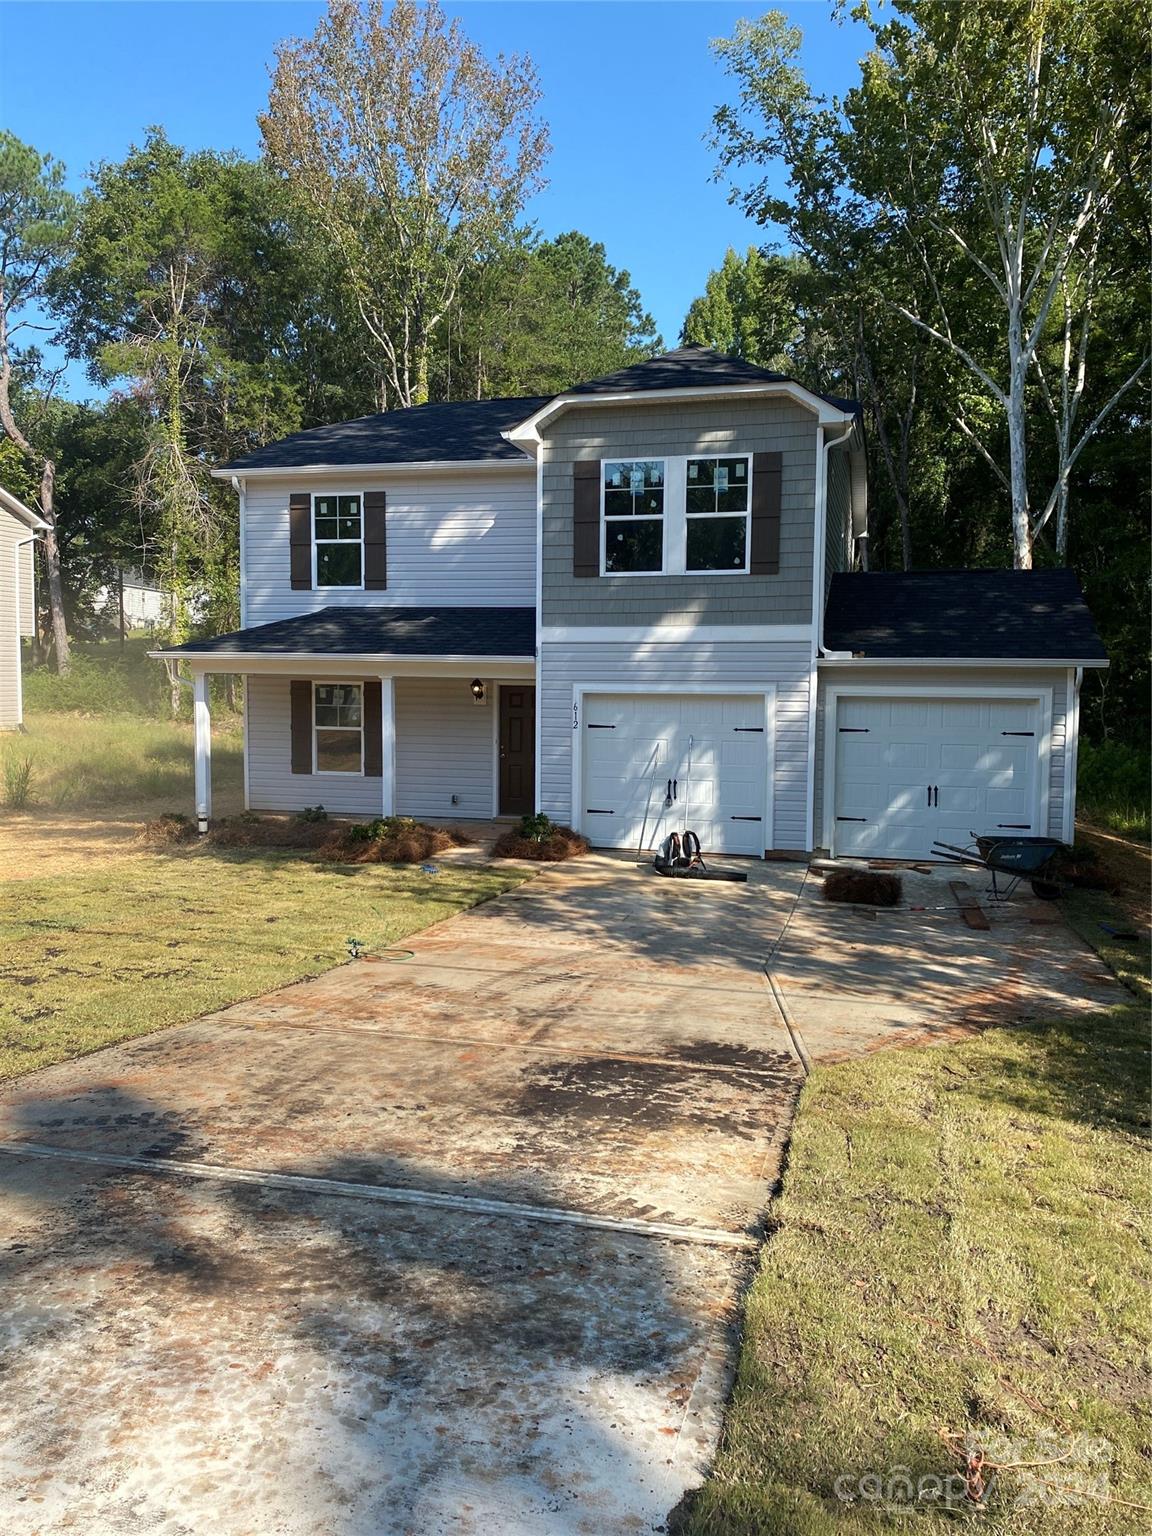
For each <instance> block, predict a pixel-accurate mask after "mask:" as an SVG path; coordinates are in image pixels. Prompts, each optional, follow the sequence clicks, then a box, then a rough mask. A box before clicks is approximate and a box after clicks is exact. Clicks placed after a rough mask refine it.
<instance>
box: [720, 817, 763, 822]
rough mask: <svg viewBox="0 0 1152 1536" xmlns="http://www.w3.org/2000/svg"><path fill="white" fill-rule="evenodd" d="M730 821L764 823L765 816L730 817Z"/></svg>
mask: <svg viewBox="0 0 1152 1536" xmlns="http://www.w3.org/2000/svg"><path fill="white" fill-rule="evenodd" d="M728 819H729V821H763V820H764V818H763V816H730V817H729V818H728Z"/></svg>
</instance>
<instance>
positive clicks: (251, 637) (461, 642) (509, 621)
mask: <svg viewBox="0 0 1152 1536" xmlns="http://www.w3.org/2000/svg"><path fill="white" fill-rule="evenodd" d="M221 651H223V652H231V651H241V652H245V653H247V654H250V655H253V656H276V655H282V654H283V653H285V652H292V651H301V652H304V653H307V654H314V655H317V656H534V655H535V654H536V610H535V608H384V607H379V606H377V607H373V608H344V607H338V608H337V607H333V608H321V609H320V611H319V612H318V613H302V614H299V615H297V617H296V618H293V619H279V620H278V621H277V622H276V623H274V624H256V625H253V626H252V627H251V628H249V629H238V630H236V631H234V632H233V633H232V634H229V635H213V636H211V638H210V639H207V640H190V641H189V642H188V644H187V645H177V646H173V647H172V648H171V649H170V650H166V651H165V653H164V654H165V655H168V656H211V655H213V654H216V653H219V652H221Z"/></svg>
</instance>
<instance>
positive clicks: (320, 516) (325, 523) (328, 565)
mask: <svg viewBox="0 0 1152 1536" xmlns="http://www.w3.org/2000/svg"><path fill="white" fill-rule="evenodd" d="M312 539H313V543H314V545H315V549H316V586H317V587H361V586H363V585H364V522H363V515H362V508H361V505H360V498H359V496H314V497H313V498H312Z"/></svg>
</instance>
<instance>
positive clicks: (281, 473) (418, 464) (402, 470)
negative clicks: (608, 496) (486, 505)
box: [212, 458, 535, 480]
mask: <svg viewBox="0 0 1152 1536" xmlns="http://www.w3.org/2000/svg"><path fill="white" fill-rule="evenodd" d="M534 467H535V466H534V465H533V463H532V460H531V459H530V458H523V459H423V460H421V459H405V460H403V461H398V462H394V463H391V464H292V465H288V464H286V465H279V466H275V467H273V468H261V469H214V470H213V471H212V477H213V479H215V480H232V479H239V480H252V479H260V480H291V479H292V478H293V477H294V476H302V475H353V476H356V477H357V478H360V479H362V478H363V477H364V476H365V475H408V476H411V475H415V474H436V475H447V474H463V473H467V474H471V473H473V472H478V473H481V474H486V473H490V472H492V471H495V470H500V469H503V470H509V469H511V470H531V469H533V468H534Z"/></svg>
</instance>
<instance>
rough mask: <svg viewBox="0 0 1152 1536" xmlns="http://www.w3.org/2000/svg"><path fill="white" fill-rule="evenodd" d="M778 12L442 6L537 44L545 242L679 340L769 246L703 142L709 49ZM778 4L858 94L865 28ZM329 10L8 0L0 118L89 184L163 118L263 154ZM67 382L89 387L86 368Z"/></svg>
mask: <svg viewBox="0 0 1152 1536" xmlns="http://www.w3.org/2000/svg"><path fill="white" fill-rule="evenodd" d="M769 8H771V7H770V0H765V3H763V4H750V5H744V6H741V5H732V4H729V3H726V0H715V3H697V0H683V3H677V0H516V3H507V0H464V3H459V0H457V3H455V4H454V3H452V0H446V3H445V9H446V10H448V11H449V12H450V13H454V14H457V15H459V16H460V18H461V20H462V21H463V24H464V26H465V29H466V30H467V31H468V33H469V35H470V36H472V37H473V38H474V39H475V40H476V41H477V42H478V43H479V44H480V45H481V46H482V47H483V48H484V49H485V51H487V52H489V53H496V52H498V51H503V52H506V53H508V52H515V51H520V52H527V53H528V54H530V55H531V57H532V59H533V60H534V62H535V64H536V67H537V69H538V71H539V74H540V78H541V85H542V87H543V92H544V99H543V112H544V115H545V116H546V118H547V119H548V122H549V124H550V126H551V130H552V140H553V153H552V158H551V160H550V162H549V166H548V172H547V174H548V178H549V184H548V186H547V187H546V188H545V189H544V191H542V192H541V193H539V194H538V195H537V197H536V198H535V199H534V200H533V202H532V204H531V206H530V207H529V209H528V210H527V211H528V215H529V217H530V218H532V219H533V220H534V221H535V222H536V223H537V224H538V225H539V226H540V228H541V229H542V231H543V232H544V234H545V235H555V234H559V233H560V232H561V231H563V230H567V229H580V230H582V231H583V232H584V233H585V234H587V235H589V236H590V237H592V238H593V239H596V240H601V241H603V243H604V245H605V246H606V248H607V251H608V258H609V260H610V261H611V262H612V263H613V264H614V265H615V266H617V267H624V268H627V270H628V271H629V272H630V273H631V274H632V279H633V281H634V282H635V283H636V285H637V287H638V288H639V289H640V292H641V294H642V295H643V298H644V301H645V303H646V304H647V306H648V308H649V309H650V310H651V311H652V313H653V315H654V316H655V319H656V322H657V324H658V326H659V327H660V329H661V331H662V332H663V335H664V338H665V340H666V341H667V342H668V343H669V344H670V345H671V344H674V342H675V340H676V338H677V337H678V334H679V330H680V325H681V323H682V321H683V318H684V312H685V310H686V309H687V307H688V305H689V304H690V303H691V301H692V299H693V298H694V297H695V295H696V294H697V293H699V292H700V291H701V290H702V288H703V285H704V281H705V278H706V277H707V275H708V272H709V271H710V270H711V268H712V267H714V266H717V265H718V264H719V262H720V260H721V259H722V257H723V254H724V251H725V248H726V247H727V246H729V245H734V246H736V247H737V248H742V247H744V246H746V245H748V244H749V243H752V242H757V243H759V242H761V241H762V240H763V238H764V234H763V231H760V230H758V229H757V227H756V226H755V225H753V224H751V223H750V222H749V221H748V220H747V219H745V218H744V216H743V215H742V214H741V213H740V211H739V210H738V209H736V208H734V207H731V206H730V205H729V204H728V201H727V188H726V187H725V186H723V185H720V184H717V183H715V182H713V181H712V179H711V177H712V172H713V169H714V164H715V157H714V155H713V153H712V151H711V150H710V149H709V148H708V147H707V144H706V143H705V138H706V135H707V133H708V129H709V126H710V122H711V117H712V113H713V111H714V110H715V108H716V106H717V105H718V104H719V103H720V102H721V101H723V100H725V99H726V98H728V97H729V96H730V95H731V93H732V82H731V81H730V80H728V79H727V78H726V76H725V75H724V74H723V72H722V70H721V69H720V68H719V66H718V65H717V63H716V62H715V61H714V60H713V58H712V56H711V54H710V52H709V47H708V44H709V41H710V39H712V38H715V37H720V36H730V35H731V32H732V29H733V27H734V25H735V23H736V21H737V20H738V19H739V18H740V17H741V16H748V17H754V16H757V15H759V14H761V13H762V12H763V11H764V10H767V9H769ZM778 8H780V9H783V10H785V11H787V12H788V13H789V15H790V16H791V17H792V19H793V20H794V21H795V22H796V23H797V24H798V25H799V26H801V27H802V29H803V31H804V36H805V65H806V68H807V70H808V73H809V77H810V78H811V79H812V80H813V81H814V83H815V84H816V86H817V88H818V89H821V90H824V91H829V92H834V93H837V94H842V93H843V92H844V91H846V90H847V89H848V88H849V87H850V86H851V84H852V83H853V81H854V80H855V78H856V76H857V68H856V61H857V60H858V59H859V57H860V56H861V55H862V54H863V52H864V51H865V48H866V45H867V34H866V33H865V32H864V30H863V28H861V27H859V26H857V25H855V24H852V23H848V24H846V25H843V26H841V25H838V24H837V23H836V22H835V21H834V20H833V18H832V6H831V3H829V0H808V3H800V4H787V5H782V6H779V7H778ZM321 9H322V6H321V5H319V4H316V3H312V0H298V3H297V0H293V3H284V0H260V3H252V0H215V3H213V0H207V3H206V0H187V3H186V0H138V3H123V0H117V3H113V4H105V3H101V0H37V3H27V0H0V61H3V66H2V74H0V122H2V123H3V125H4V126H5V127H6V128H9V129H11V131H12V132H14V133H16V134H17V135H18V136H19V137H20V138H22V139H24V140H26V141H27V142H29V143H31V144H34V145H35V146H36V147H37V148H38V149H40V150H45V151H49V152H51V153H52V154H54V155H56V156H57V157H58V158H59V159H61V160H63V161H64V162H65V164H66V165H67V167H68V172H69V180H70V181H71V183H72V184H73V185H74V186H76V187H77V188H78V189H79V188H80V187H82V186H83V183H84V179H85V173H86V172H87V170H88V168H89V167H90V166H91V165H92V164H93V163H94V162H96V161H99V160H103V159H108V160H117V159H120V158H121V157H122V156H123V155H124V154H125V152H126V151H127V149H128V147H129V145H130V144H131V143H133V142H134V141H139V140H140V138H142V136H143V133H144V130H145V129H146V128H147V127H148V125H149V124H152V123H156V124H160V125H161V126H162V127H164V128H165V129H166V131H167V133H168V135H169V137H170V138H171V139H172V140H174V141H175V142H176V143H180V144H184V145H187V146H188V147H189V148H215V149H237V150H240V151H242V152H244V153H248V154H254V153H255V152H256V151H257V149H258V147H259V132H258V129H257V126H256V114H257V112H258V111H260V110H261V108H262V107H263V106H264V104H265V102H266V99H267V92H268V67H269V65H270V63H271V61H272V58H273V52H274V49H275V46H276V43H277V42H278V41H279V40H280V39H282V38H284V37H288V36H300V35H304V34H307V33H309V32H311V30H312V28H313V26H314V25H315V21H316V18H317V17H318V16H319V14H320V12H321ZM22 60H28V61H36V62H35V63H30V64H29V67H27V68H21V67H19V66H20V61H22ZM14 65H15V66H16V67H13V66H14ZM67 387H68V389H69V392H70V393H72V394H74V395H83V394H85V393H91V386H90V385H88V384H87V383H86V381H85V379H84V376H83V374H82V373H81V372H80V371H79V370H77V369H72V370H70V373H69V378H68V385H67Z"/></svg>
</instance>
